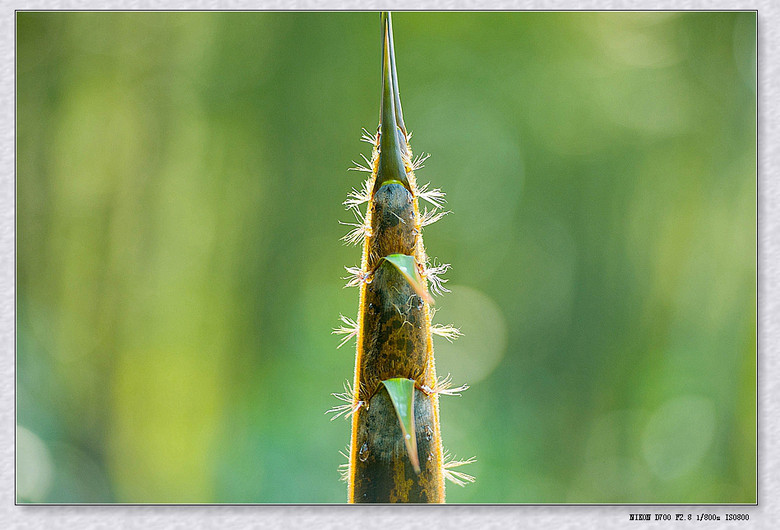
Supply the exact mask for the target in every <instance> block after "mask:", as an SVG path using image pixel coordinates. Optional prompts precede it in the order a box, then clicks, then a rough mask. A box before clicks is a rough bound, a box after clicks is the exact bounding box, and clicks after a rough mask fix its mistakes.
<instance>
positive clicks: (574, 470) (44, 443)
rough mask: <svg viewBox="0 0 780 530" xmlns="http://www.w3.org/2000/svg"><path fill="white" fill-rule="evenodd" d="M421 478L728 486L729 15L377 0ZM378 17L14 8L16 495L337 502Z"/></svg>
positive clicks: (747, 210)
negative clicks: (395, 153)
mask: <svg viewBox="0 0 780 530" xmlns="http://www.w3.org/2000/svg"><path fill="white" fill-rule="evenodd" d="M394 24H395V42H396V54H397V64H398V73H399V83H400V88H401V95H402V99H403V104H404V114H405V118H406V122H407V125H408V126H409V128H410V129H411V130H412V131H413V132H414V137H413V139H412V147H413V148H414V150H415V152H417V153H420V152H429V153H432V154H433V156H432V157H431V158H430V159H429V160H428V162H427V163H426V167H425V169H423V170H421V171H419V172H418V180H420V182H423V183H424V182H428V181H429V180H430V181H431V182H432V183H433V185H434V186H436V187H439V186H440V187H442V188H443V189H444V191H446V192H447V193H448V196H447V197H448V201H449V202H448V205H447V206H448V209H450V210H452V214H450V215H448V216H446V217H445V218H444V220H442V221H441V222H439V223H437V224H436V225H434V226H432V227H429V228H428V229H426V231H425V242H426V246H427V248H428V253H429V254H430V255H431V256H436V257H438V258H440V259H441V260H443V261H446V262H449V263H452V264H453V269H452V271H450V272H449V273H448V275H447V277H448V278H449V283H448V284H447V286H448V287H450V288H451V290H452V292H451V293H450V294H446V295H444V296H442V297H438V300H437V307H438V308H439V312H438V314H437V315H436V320H437V321H438V322H440V323H444V324H446V323H454V324H456V325H459V326H460V327H461V329H462V331H463V333H464V334H465V335H464V337H462V338H461V339H460V340H459V341H456V342H455V343H454V344H452V345H451V344H449V343H447V342H446V341H444V340H438V339H437V341H436V342H435V348H436V352H437V366H438V371H439V372H440V373H441V374H447V373H451V374H452V375H453V379H454V382H455V383H456V384H460V383H463V382H467V383H469V384H471V386H472V387H471V389H470V390H468V391H467V392H466V393H464V395H463V397H460V398H446V397H445V398H442V403H441V407H442V433H443V439H444V444H445V448H446V449H449V451H451V452H452V453H454V454H455V455H456V456H457V457H460V458H465V457H470V456H472V455H474V456H476V457H477V462H476V463H474V464H471V465H470V466H468V468H461V469H462V470H463V471H466V472H469V473H471V474H473V475H476V477H477V482H476V483H475V484H473V485H469V486H468V487H466V488H460V487H457V486H454V485H451V484H450V485H448V488H447V495H448V501H449V502H468V503H470V502H490V503H505V502H530V503H543V502H544V503H546V502H549V503H562V502H566V503H570V502H600V503H602V502H603V503H622V502H630V503H638V502H653V503H672V502H681V503H704V502H715V503H727V502H754V501H755V500H756V423H755V422H756V397H755V391H756V379H755V376H756V99H755V90H756V85H755V80H756V77H755V68H756V42H755V38H756V15H755V13H738V12H730V13H716V12H703V13H694V12H689V13H667V12H651V13H640V12H624V13H597V12H590V13H530V12H529V13H522V12H519V13H498V12H496V13H424V12H417V13H397V14H395V16H394ZM379 71H380V25H379V16H378V14H376V13H294V12H282V13H237V12H234V13H213V12H205V13H187V12H179V13H118V12H117V13H88V12H82V13H62V12H40V13H32V12H20V13H18V14H17V76H18V77H17V163H18V166H17V230H18V232H17V234H18V239H17V245H18V246H17V252H18V254H17V258H18V261H17V264H18V269H17V273H18V276H17V279H18V284H17V285H18V291H17V388H16V390H17V432H16V435H17V444H18V445H17V496H18V500H19V501H20V502H142V503H148V502H175V503H188V502H197V503H205V502H232V503H244V502H272V503H286V502H304V503H319V502H328V503H338V502H344V501H345V500H346V485H345V484H344V483H343V482H339V475H338V472H337V466H338V465H339V464H340V463H341V462H342V461H343V458H342V457H341V456H340V455H339V450H341V449H343V448H344V447H345V445H346V444H347V442H348V437H349V429H350V425H349V422H345V421H343V420H338V421H333V422H331V421H328V416H326V415H324V411H325V410H327V409H328V408H330V407H331V406H333V405H335V404H337V403H338V402H337V401H336V400H335V399H334V398H332V397H331V396H330V393H331V392H337V391H340V390H341V386H342V384H343V382H344V381H345V380H347V379H351V378H352V370H353V364H354V347H353V343H352V342H351V343H350V345H349V346H345V347H344V348H342V349H340V350H337V349H336V345H337V344H338V341H339V338H338V337H337V336H333V335H331V330H332V328H333V327H335V326H336V325H338V316H339V313H343V314H345V315H347V316H350V317H354V316H355V314H356V312H357V295H358V293H357V290H355V289H343V288H342V286H343V284H344V282H343V281H342V280H341V277H342V276H345V271H344V269H343V267H344V266H345V265H355V264H358V263H359V260H360V249H358V248H355V247H347V246H344V245H342V243H341V242H340V241H339V237H340V236H341V235H343V234H344V233H345V231H346V228H347V227H344V226H340V225H339V224H338V222H337V221H339V220H342V221H350V220H351V219H350V217H351V214H349V212H346V211H345V210H344V207H343V206H342V204H341V203H342V201H343V200H344V198H345V196H346V193H347V192H348V191H349V190H350V188H352V187H357V186H359V184H360V182H361V179H362V178H363V177H364V174H361V173H355V172H349V171H347V170H346V169H347V167H349V166H350V165H351V160H358V159H359V154H360V153H361V152H362V153H365V154H369V149H370V147H369V146H368V145H367V144H364V143H360V142H359V141H358V139H359V138H360V134H361V133H360V129H361V127H366V128H367V129H369V130H374V129H375V128H376V125H377V120H378V115H379V90H380V88H379V86H380V85H379V81H380V77H379Z"/></svg>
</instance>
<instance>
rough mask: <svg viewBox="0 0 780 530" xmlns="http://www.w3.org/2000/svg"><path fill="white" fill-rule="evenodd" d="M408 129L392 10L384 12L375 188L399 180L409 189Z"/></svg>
mask: <svg viewBox="0 0 780 530" xmlns="http://www.w3.org/2000/svg"><path fill="white" fill-rule="evenodd" d="M405 131H406V128H405V125H404V122H403V113H402V111H401V95H400V93H399V91H398V74H397V73H396V70H395V51H394V49H393V26H392V21H391V19H390V13H388V12H384V13H382V103H381V109H380V116H379V163H378V168H377V178H376V183H375V185H374V191H376V190H378V189H379V188H380V187H381V186H382V185H383V184H384V183H385V182H387V181H390V180H397V181H399V182H401V183H403V185H404V186H405V187H406V188H407V189H410V191H411V188H410V185H409V180H408V178H407V177H406V165H405V164H404V161H403V156H402V155H403V153H405V152H406V132H405Z"/></svg>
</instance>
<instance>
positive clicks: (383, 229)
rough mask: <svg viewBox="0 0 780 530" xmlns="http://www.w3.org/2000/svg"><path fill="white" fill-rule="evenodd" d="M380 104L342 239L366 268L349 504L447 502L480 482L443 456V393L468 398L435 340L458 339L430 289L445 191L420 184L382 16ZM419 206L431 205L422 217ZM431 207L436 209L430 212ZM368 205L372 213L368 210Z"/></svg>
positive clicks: (344, 410) (354, 272)
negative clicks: (448, 489)
mask: <svg viewBox="0 0 780 530" xmlns="http://www.w3.org/2000/svg"><path fill="white" fill-rule="evenodd" d="M381 22H382V99H381V111H380V122H379V128H378V130H377V133H376V134H375V135H373V134H371V133H370V132H368V131H366V130H365V129H364V130H363V137H362V139H363V140H364V141H366V142H368V143H370V144H371V145H372V147H373V149H372V156H371V158H370V159H369V158H367V157H365V156H364V157H363V160H364V164H363V163H357V162H355V167H353V168H351V169H355V170H357V171H362V172H366V173H370V176H369V177H368V178H367V179H366V181H365V182H363V183H362V185H361V186H360V187H359V188H357V189H356V188H353V189H352V191H351V192H350V193H349V194H348V196H347V200H346V201H345V202H344V205H345V206H346V207H347V208H348V209H350V210H352V211H353V212H354V217H355V221H356V222H348V223H343V224H349V225H351V226H352V227H353V228H352V230H350V232H349V233H348V234H347V235H346V236H344V238H342V239H343V240H344V241H345V242H346V243H352V244H361V243H362V245H363V256H362V259H361V262H360V266H359V267H346V270H347V272H348V273H349V275H348V276H347V277H346V278H345V280H347V286H357V287H359V289H360V302H359V307H358V315H357V319H356V320H354V321H353V320H352V319H350V318H348V317H344V316H341V322H342V324H343V325H342V326H340V327H338V328H336V329H335V330H334V333H337V334H341V335H344V338H343V339H342V341H341V344H340V345H339V346H341V345H343V344H344V343H345V342H347V341H349V340H350V339H351V338H352V337H355V338H356V340H357V346H356V356H355V374H354V380H353V383H352V385H349V384H347V385H345V388H344V392H343V393H336V394H333V395H334V396H335V397H337V398H338V399H340V400H341V401H342V402H343V403H342V404H340V405H337V406H335V407H333V408H332V409H331V410H330V411H328V412H331V413H333V414H334V418H335V417H339V416H344V417H351V419H352V436H351V440H350V445H349V451H348V454H346V455H345V456H347V459H348V462H347V464H346V466H345V467H342V472H343V476H344V477H345V478H346V480H347V482H348V499H349V502H382V503H389V502H412V503H441V502H444V479H445V478H448V479H450V480H451V481H453V482H454V483H456V484H459V485H463V484H465V483H466V482H473V480H474V479H473V477H471V476H470V475H466V474H465V473H461V472H453V471H451V468H452V467H456V466H457V465H462V464H465V463H470V462H471V461H473V459H470V460H468V461H461V462H453V461H451V460H447V458H446V453H445V452H444V451H443V449H442V440H441V428H440V422H439V395H440V394H443V395H460V394H459V393H460V392H461V391H463V390H465V389H466V388H468V387H467V386H466V385H463V386H460V387H458V388H455V389H453V388H451V386H450V382H449V378H444V379H442V380H439V379H437V377H436V367H435V364H434V357H433V342H432V340H431V337H432V334H438V335H441V336H443V337H445V338H446V339H447V340H453V339H455V338H457V336H458V335H459V334H460V333H459V331H458V330H457V328H454V327H453V326H451V325H445V326H441V325H439V326H432V325H431V316H432V311H431V304H433V298H432V297H431V293H430V291H432V292H434V293H436V294H441V293H442V292H446V291H447V290H446V289H445V288H444V287H443V284H444V283H445V282H446V280H445V279H442V278H440V275H441V274H443V273H444V272H446V271H447V269H449V265H448V264H439V265H437V264H435V263H434V264H431V263H430V262H429V259H428V257H427V256H426V254H425V248H424V246H423V239H422V231H423V227H425V226H428V225H430V224H432V223H434V222H435V221H437V220H439V219H441V218H442V217H443V216H444V214H445V213H447V212H444V211H441V208H442V206H443V204H444V193H442V191H441V190H440V189H438V188H431V187H430V185H428V184H426V185H423V186H419V187H418V185H417V181H416V178H415V174H414V171H415V170H418V169H420V168H422V167H423V162H424V161H425V160H426V159H427V158H428V157H427V156H423V155H419V156H417V157H416V158H413V157H412V151H411V147H410V146H409V138H410V137H411V134H409V133H408V132H407V129H406V124H405V123H404V120H403V113H402V111H401V99H400V94H399V90H398V79H397V74H396V68H395V52H394V46H393V34H392V23H391V19H390V15H389V13H382V15H381ZM420 199H422V200H424V201H426V202H427V203H428V206H425V207H424V209H423V210H422V211H421V210H420V204H419V203H420ZM429 206H430V207H431V209H429ZM364 207H365V212H364V211H363V210H362V208H364Z"/></svg>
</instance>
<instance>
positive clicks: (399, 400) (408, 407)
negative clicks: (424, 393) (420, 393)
mask: <svg viewBox="0 0 780 530" xmlns="http://www.w3.org/2000/svg"><path fill="white" fill-rule="evenodd" d="M382 383H383V384H384V385H385V388H386V389H387V393H388V394H390V400H391V401H392V402H393V406H394V407H395V412H396V414H398V422H399V423H400V424H401V432H402V433H403V435H404V443H405V444H406V451H407V452H408V453H409V460H411V461H412V467H414V472H415V473H419V472H420V461H419V459H418V458H417V435H416V434H415V432H414V379H405V378H403V377H396V378H394V379H387V380H385V381H382Z"/></svg>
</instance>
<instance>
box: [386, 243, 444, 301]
mask: <svg viewBox="0 0 780 530" xmlns="http://www.w3.org/2000/svg"><path fill="white" fill-rule="evenodd" d="M384 259H385V260H387V261H388V262H390V263H391V264H392V265H393V266H394V267H395V268H396V269H398V272H400V273H401V274H403V276H404V278H406V281H407V282H409V285H411V286H412V288H413V289H414V291H415V292H416V293H417V295H418V296H419V297H420V298H422V299H423V300H425V301H426V302H428V303H429V304H432V303H433V298H431V295H430V294H428V290H427V289H426V288H425V285H424V284H423V280H422V278H420V274H419V273H418V272H417V263H415V261H414V256H407V255H406V254H390V255H388V256H385V258H384Z"/></svg>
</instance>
